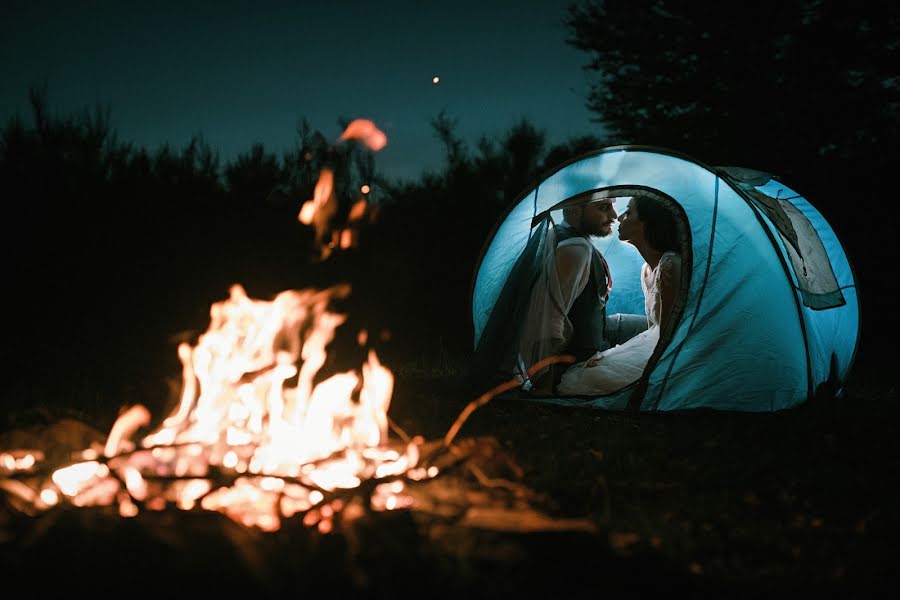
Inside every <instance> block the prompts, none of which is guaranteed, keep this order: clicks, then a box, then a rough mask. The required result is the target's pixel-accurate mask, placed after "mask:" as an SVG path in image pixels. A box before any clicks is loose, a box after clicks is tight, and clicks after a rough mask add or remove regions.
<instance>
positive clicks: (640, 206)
mask: <svg viewBox="0 0 900 600" xmlns="http://www.w3.org/2000/svg"><path fill="white" fill-rule="evenodd" d="M634 200H635V203H636V204H637V213H638V218H639V219H640V220H641V223H643V224H644V239H646V240H647V244H649V245H650V247H651V248H653V249H654V250H658V251H660V252H666V251H668V250H672V251H675V252H680V251H681V243H680V241H679V239H678V222H677V221H676V218H677V217H676V216H675V213H674V212H673V211H672V210H670V209H669V207H668V206H666V205H665V204H663V203H662V202H660V201H658V200H653V199H651V198H645V197H640V196H638V197H636V198H635V199H634Z"/></svg>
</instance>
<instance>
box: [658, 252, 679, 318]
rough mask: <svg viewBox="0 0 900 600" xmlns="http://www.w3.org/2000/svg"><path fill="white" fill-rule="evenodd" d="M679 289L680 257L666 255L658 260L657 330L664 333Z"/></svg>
mask: <svg viewBox="0 0 900 600" xmlns="http://www.w3.org/2000/svg"><path fill="white" fill-rule="evenodd" d="M680 287H681V257H680V256H678V255H675V254H667V255H665V256H663V257H662V258H661V259H660V264H659V281H658V282H657V290H659V330H660V332H663V331H665V328H666V324H667V323H668V322H669V317H670V316H671V315H672V308H673V307H674V306H675V296H676V295H677V294H678V290H679V289H680Z"/></svg>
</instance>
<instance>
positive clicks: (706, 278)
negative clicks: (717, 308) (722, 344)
mask: <svg viewBox="0 0 900 600" xmlns="http://www.w3.org/2000/svg"><path fill="white" fill-rule="evenodd" d="M719 179H720V178H719V176H718V175H716V191H715V200H714V201H713V218H712V227H711V228H710V232H709V252H708V253H707V255H706V270H705V272H704V273H703V285H702V286H700V295H699V296H698V298H697V303H696V305H695V306H696V308H695V310H694V317H693V318H692V319H691V324H690V325H688V330H687V332H686V333H685V334H684V339H683V340H682V341H681V343H680V344H678V348H677V349H676V350H675V354H674V355H673V356H672V360H671V361H670V362H669V368H668V369H666V375H665V377H663V380H662V384H661V385H660V388H659V394H657V396H656V401H655V402H654V403H653V407H652V408H651V409H650V410H657V409H658V408H659V403H660V402H661V401H662V396H663V393H664V392H665V391H666V385H667V384H668V382H669V375H671V374H672V369H673V368H674V367H675V361H677V360H678V355H679V354H681V349H682V348H684V344H685V342H687V340H688V339H690V336H691V332H692V331H693V330H694V324H695V323H696V322H697V316H698V315H699V314H700V305H701V304H702V303H703V294H704V293H705V292H706V283H707V281H709V268H710V265H712V253H713V243H714V242H715V239H716V223H717V222H718V218H719Z"/></svg>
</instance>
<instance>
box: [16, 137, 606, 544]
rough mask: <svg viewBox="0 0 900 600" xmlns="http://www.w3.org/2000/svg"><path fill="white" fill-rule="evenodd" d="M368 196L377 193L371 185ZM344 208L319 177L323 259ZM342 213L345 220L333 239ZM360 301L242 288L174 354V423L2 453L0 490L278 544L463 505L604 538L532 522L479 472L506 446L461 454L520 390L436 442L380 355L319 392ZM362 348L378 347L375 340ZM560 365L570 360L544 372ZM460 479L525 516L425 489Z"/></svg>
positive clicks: (334, 290) (496, 524)
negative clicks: (403, 414) (396, 418)
mask: <svg viewBox="0 0 900 600" xmlns="http://www.w3.org/2000/svg"><path fill="white" fill-rule="evenodd" d="M346 140H358V141H360V142H361V143H363V144H365V145H366V146H367V147H368V148H369V149H371V150H373V151H377V150H379V149H380V148H382V147H384V145H385V143H386V137H385V136H384V134H383V133H382V132H381V131H379V130H378V129H377V127H375V126H374V124H372V123H371V121H366V120H357V121H354V122H352V123H351V124H350V125H349V126H348V127H347V129H346V130H345V132H344V133H343V135H342V136H341V138H339V140H338V142H339V143H340V142H343V141H346ZM361 191H362V193H363V194H364V195H365V194H366V193H368V191H369V189H368V185H366V186H363V189H362V190H361ZM338 209H339V207H338V199H337V198H336V197H335V193H334V173H333V172H332V171H331V170H330V169H328V168H323V169H322V171H321V172H320V176H319V180H318V182H317V184H316V186H315V190H314V193H313V198H312V199H311V200H309V201H307V202H305V203H303V205H302V207H301V210H300V212H299V214H298V219H299V220H300V221H301V222H303V223H304V224H308V225H312V226H314V228H315V231H316V240H317V242H318V244H319V245H320V250H321V253H322V256H323V258H326V257H327V256H328V255H329V254H330V253H331V252H333V251H334V250H335V249H347V248H350V247H353V246H354V245H355V244H356V240H357V238H358V228H359V226H360V225H361V223H363V222H364V221H365V219H366V217H367V215H368V214H369V205H368V203H367V201H366V198H365V197H363V198H359V199H358V200H356V201H355V202H354V203H353V205H352V206H351V207H350V210H347V211H343V213H341V211H339V210H338ZM338 214H345V215H346V219H345V221H344V222H343V223H339V224H338V225H337V226H335V225H334V224H333V223H332V221H333V220H334V218H335V216H336V215H338ZM350 291H351V288H350V286H349V285H348V284H341V285H337V286H334V287H331V288H328V289H323V290H313V289H308V290H289V291H284V292H281V293H279V294H278V295H276V296H275V297H274V298H273V299H271V300H259V299H254V298H250V297H249V296H248V294H247V293H246V291H245V290H244V289H243V287H241V286H240V285H235V286H233V287H232V288H231V290H230V295H229V298H228V299H226V300H223V301H220V302H216V303H214V304H213V305H212V307H211V309H210V322H209V327H208V329H207V330H206V332H205V333H203V334H202V335H200V336H199V338H198V339H197V342H196V344H195V345H193V346H192V345H190V344H188V343H182V344H181V345H180V346H179V347H178V357H179V359H180V361H181V365H182V388H181V394H180V400H179V401H178V403H177V406H176V407H175V408H174V409H173V411H172V413H171V414H169V415H168V416H167V417H166V418H165V419H163V420H162V421H161V422H160V423H155V422H154V421H153V419H152V417H151V414H150V412H149V411H148V410H147V409H146V408H145V407H144V406H141V405H133V406H130V407H127V408H126V409H124V410H123V411H122V413H121V414H120V416H119V417H118V419H117V420H116V421H115V423H114V424H113V426H112V428H111V430H110V431H109V434H108V435H107V437H106V439H105V440H104V441H102V442H101V441H95V442H93V443H91V444H90V445H89V447H86V448H83V447H79V448H78V449H77V450H75V451H73V452H71V453H69V454H68V455H67V456H65V457H59V456H53V457H50V456H48V455H47V454H48V453H45V452H44V450H45V449H44V448H20V449H15V450H7V451H3V450H2V449H0V490H3V491H4V492H5V495H6V497H7V498H9V500H10V503H11V504H12V505H14V506H15V507H16V508H18V509H19V510H20V511H21V512H24V513H26V514H32V515H34V514H38V513H41V512H45V511H48V510H49V509H52V508H53V507H57V506H60V505H72V506H76V507H91V506H95V507H96V506H101V507H115V509H116V510H117V512H118V514H119V515H121V517H135V516H137V515H138V514H140V513H141V512H142V511H164V510H169V509H180V510H182V511H216V512H219V513H222V514H224V515H226V516H227V517H229V518H230V519H232V520H233V521H235V522H237V523H239V524H241V525H244V526H246V527H250V528H258V529H260V530H263V531H267V532H272V531H276V530H278V529H279V528H281V526H282V524H283V522H284V520H285V519H289V518H298V519H300V520H302V522H303V524H304V525H307V526H315V527H316V528H317V529H318V531H320V532H321V533H329V532H330V531H332V529H333V527H334V519H335V517H336V516H337V515H342V516H343V517H345V518H348V519H349V518H352V517H353V516H354V514H359V513H362V512H365V511H375V512H378V511H391V510H395V509H401V508H408V507H412V506H414V505H415V507H417V508H419V509H420V510H422V511H425V512H428V511H431V512H432V513H434V514H442V515H446V514H447V512H448V510H450V512H453V511H455V510H457V509H456V508H453V509H448V507H447V505H446V504H447V501H449V499H453V498H456V500H453V501H452V502H451V504H453V505H454V506H456V507H459V506H462V509H461V510H462V511H463V513H464V514H463V513H460V514H459V515H458V516H459V517H460V519H461V520H462V522H468V523H469V525H471V526H474V527H482V528H485V527H487V528H495V529H505V530H509V529H512V530H517V531H528V530H535V529H537V530H546V529H551V530H557V529H576V530H587V531H590V530H592V529H593V527H592V525H591V524H590V523H586V522H584V521H580V520H574V521H573V520H553V519H550V518H548V517H545V516H544V515H542V514H541V513H539V512H537V511H534V510H532V509H531V507H530V506H529V501H530V500H531V499H533V498H534V495H533V494H531V493H530V492H529V491H528V490H527V489H526V488H524V486H521V485H519V484H517V483H515V482H513V481H509V480H507V479H498V478H492V477H490V476H489V475H488V474H487V473H486V472H489V471H491V470H492V469H491V468H489V466H490V465H488V466H485V464H486V463H484V460H482V464H481V466H479V464H478V460H475V459H477V458H478V457H479V456H480V458H481V459H485V460H488V459H489V460H494V459H495V458H496V457H497V456H499V455H500V454H501V453H499V452H497V451H496V448H495V445H494V446H492V445H491V444H490V443H488V444H485V443H481V444H478V443H468V444H454V443H453V442H454V439H455V437H456V435H457V433H458V432H459V430H460V428H461V426H462V424H463V423H464V422H465V421H466V419H468V417H469V415H470V414H471V413H472V412H473V411H474V410H476V409H477V408H478V407H480V406H482V405H484V404H485V403H487V402H488V401H490V400H491V399H492V398H493V397H494V396H495V395H497V394H499V393H501V392H503V391H505V390H507V389H511V388H513V387H516V386H517V385H518V384H519V382H518V381H517V380H511V381H510V382H508V383H506V384H503V385H500V386H498V387H497V388H495V389H494V390H491V391H489V392H487V393H485V394H484V395H482V396H481V397H479V398H478V399H476V400H474V401H473V402H471V403H469V405H468V406H467V407H466V408H465V409H464V410H463V411H462V413H461V414H460V415H459V417H458V418H457V420H456V422H455V423H453V424H452V426H451V427H450V428H449V430H448V432H447V434H446V435H445V436H444V438H443V439H441V440H438V441H434V442H427V443H426V441H425V440H424V439H423V438H422V437H421V436H415V437H410V436H408V435H406V433H405V432H403V431H402V430H401V429H400V428H399V427H397V426H396V425H395V424H393V423H391V421H390V419H389V417H388V414H387V413H388V408H389V406H390V403H391V396H392V392H393V386H394V378H393V375H392V373H391V372H390V371H389V370H388V369H387V368H386V367H385V366H383V365H382V364H381V362H380V361H379V359H378V356H377V355H376V353H375V351H374V350H372V349H369V351H368V358H367V360H366V362H365V363H364V364H363V365H361V367H360V368H359V369H358V370H351V371H348V372H343V373H337V374H333V375H331V376H330V377H328V378H326V379H324V380H321V381H319V380H318V379H317V376H318V375H319V372H320V370H321V369H322V367H323V365H325V363H326V358H327V354H326V348H327V347H328V345H329V344H330V343H331V342H332V340H333V339H334V337H335V331H336V329H337V328H338V327H340V326H341V325H342V324H343V323H344V322H345V321H346V315H343V314H338V313H337V312H334V311H333V310H332V306H333V304H334V302H335V301H338V300H341V299H344V298H346V297H347V296H348V295H349V294H350ZM357 340H358V342H359V345H360V346H362V347H367V346H366V344H367V341H368V336H367V334H366V332H365V331H360V332H359V334H358V336H357ZM556 360H564V358H553V359H548V361H542V364H538V365H535V366H534V369H541V368H543V367H545V366H546V363H548V362H554V361H556ZM389 429H392V430H393V431H394V432H395V434H396V436H395V437H394V438H391V437H389ZM148 431H149V433H147V432H148ZM473 457H474V459H473ZM503 460H506V459H503ZM495 462H496V460H495ZM507 462H509V461H508V460H507ZM461 464H465V466H466V468H467V470H468V472H469V473H470V474H471V475H473V476H474V477H475V478H476V479H477V481H478V482H479V484H480V485H481V486H483V487H485V488H489V489H503V490H506V492H507V495H509V494H512V496H511V497H515V501H514V502H512V501H509V500H508V498H507V499H506V500H504V501H503V502H504V504H503V506H501V507H498V506H495V505H491V506H487V507H486V506H481V507H476V506H472V505H471V503H469V502H468V501H464V502H460V501H458V498H459V497H460V494H462V495H465V490H464V488H463V487H462V486H460V485H459V482H456V483H449V484H447V485H446V486H445V488H444V489H432V493H430V494H425V495H422V494H419V495H417V494H416V492H415V490H414V489H413V488H418V489H422V488H423V487H424V486H425V485H426V484H428V483H429V482H431V481H432V480H434V479H435V478H436V477H437V476H438V475H439V474H440V473H442V472H444V471H446V470H448V469H451V468H453V467H456V466H458V465H461ZM513 470H515V469H513ZM469 496H471V494H470V495H469ZM442 502H443V503H444V505H441V503H442Z"/></svg>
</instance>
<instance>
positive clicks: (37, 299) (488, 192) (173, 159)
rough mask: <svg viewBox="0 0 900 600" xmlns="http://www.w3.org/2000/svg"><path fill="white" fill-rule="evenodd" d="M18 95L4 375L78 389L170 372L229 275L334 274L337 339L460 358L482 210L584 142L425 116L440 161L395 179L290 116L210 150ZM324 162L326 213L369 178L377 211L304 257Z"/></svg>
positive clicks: (3, 164)
mask: <svg viewBox="0 0 900 600" xmlns="http://www.w3.org/2000/svg"><path fill="white" fill-rule="evenodd" d="M30 98H31V114H30V115H28V118H23V117H20V116H17V117H15V118H12V119H10V120H9V121H8V122H7V123H6V124H5V126H4V127H3V129H2V131H0V189H2V190H3V191H4V194H3V203H4V209H5V214H6V218H5V219H4V220H3V242H2V244H3V248H2V256H3V261H4V272H5V274H6V280H7V289H8V294H7V295H6V297H5V303H6V308H7V313H8V314H12V315H15V318H13V319H11V323H10V324H9V326H8V327H7V334H8V336H9V339H10V340H15V343H10V344H7V345H6V348H5V351H4V354H5V356H4V358H3V360H5V364H6V365H7V368H8V369H10V370H11V371H13V372H21V373H30V374H34V373H35V372H36V371H40V370H41V369H42V368H46V369H51V368H52V369H53V372H52V373H44V374H43V377H44V380H45V381H48V382H49V381H54V380H59V378H63V379H67V380H75V381H77V382H82V383H81V384H75V385H76V386H77V385H83V387H84V388H85V389H88V388H91V389H95V388H97V387H98V386H99V387H103V386H104V385H106V384H105V383H104V381H105V380H108V379H110V378H113V379H116V378H117V377H126V378H127V377H129V376H133V375H134V374H135V373H139V372H141V371H148V370H149V371H150V372H157V373H171V372H176V371H177V369H178V367H177V364H175V363H174V361H175V352H174V344H175V343H176V341H177V340H181V339H184V336H185V335H189V332H190V331H193V333H194V334H196V333H199V332H200V331H201V330H202V328H204V327H205V326H206V325H207V322H208V310H209V305H210V303H211V302H213V301H216V300H220V299H222V298H223V297H224V296H225V294H227V291H228V287H229V286H230V285H231V284H233V283H241V284H243V285H244V286H245V287H246V288H247V290H248V292H250V293H251V295H256V296H262V297H265V296H268V295H273V294H274V293H276V292H278V291H280V290H282V289H286V288H301V287H309V286H324V285H329V284H332V283H335V282H337V281H350V282H351V283H352V284H353V286H354V294H353V295H352V297H351V299H350V301H349V302H348V306H347V307H346V308H347V310H348V312H349V313H350V314H351V320H350V321H348V325H347V327H348V328H349V329H348V335H350V336H351V337H353V338H354V341H353V344H352V345H353V346H355V334H356V331H357V330H358V329H359V328H363V327H365V328H368V329H370V331H372V332H373V333H372V334H373V336H375V335H377V334H378V332H380V331H381V330H390V331H391V339H392V340H393V342H392V343H391V344H390V347H389V348H387V352H388V354H389V355H390V354H392V355H393V356H395V357H402V358H403V359H409V358H416V357H421V358H423V359H425V360H428V361H429V362H432V363H434V362H435V359H437V358H438V356H439V355H445V354H446V353H450V354H453V355H456V356H460V355H464V354H465V353H467V352H469V351H471V348H470V345H471V332H470V328H471V324H470V322H471V317H470V314H469V293H470V283H471V278H472V275H473V269H474V266H475V263H476V261H477V259H478V257H479V255H480V253H481V251H482V248H483V246H484V244H485V241H486V238H487V235H488V233H489V232H490V230H491V228H492V227H493V225H494V223H495V222H496V221H497V219H498V218H499V217H500V216H501V215H502V214H503V212H504V211H505V210H506V208H507V207H508V206H509V205H510V204H511V203H512V202H513V201H514V200H516V199H517V196H518V195H519V194H520V193H522V192H524V190H525V188H526V186H529V185H530V184H533V183H534V182H535V181H536V179H537V178H538V177H539V176H540V175H541V173H543V172H544V171H546V170H547V169H548V168H550V167H552V166H554V165H556V164H557V163H559V162H561V161H564V160H567V159H569V158H571V157H573V156H576V155H578V154H581V153H583V152H585V151H587V150H591V149H595V148H597V147H599V146H600V140H598V139H596V138H591V137H589V136H588V137H582V138H578V139H573V140H567V141H565V142H563V143H560V144H558V145H555V146H552V147H548V146H549V144H548V143H547V137H546V134H545V133H544V132H543V131H541V130H539V129H537V128H536V127H534V126H533V125H532V124H531V123H529V122H528V121H526V120H524V119H523V120H520V121H519V122H517V123H515V124H514V125H513V126H512V127H511V128H510V129H509V130H508V131H506V132H504V133H503V134H501V135H500V136H497V138H496V139H490V138H487V137H483V138H482V139H480V140H479V141H478V142H477V143H476V144H474V145H473V146H470V145H469V144H468V143H466V142H465V141H464V140H463V139H462V138H461V137H460V136H459V135H458V133H457V124H456V121H454V120H453V119H451V118H450V117H448V116H447V115H445V114H440V115H437V116H436V117H435V119H434V120H433V122H432V127H433V130H434V133H435V136H436V141H437V142H438V143H440V144H442V145H443V146H444V148H445V150H446V155H445V161H444V164H443V165H442V166H441V167H440V168H439V169H438V170H437V171H435V172H427V173H423V174H422V175H421V176H420V177H418V178H414V179H411V180H394V179H392V178H390V177H389V174H384V173H381V172H379V171H378V170H377V169H376V159H377V156H373V153H372V152H371V151H369V150H367V149H366V148H365V147H364V146H362V145H361V144H357V143H347V142H342V143H335V141H334V140H333V139H330V138H328V137H326V136H324V135H323V134H322V133H321V132H319V131H316V130H314V129H313V128H312V127H310V125H309V123H307V122H306V121H301V122H300V123H299V124H298V127H297V138H296V144H295V146H294V147H293V148H292V149H290V150H289V151H287V152H285V153H283V154H282V155H281V156H279V155H277V154H275V153H272V152H271V151H269V150H267V149H266V148H265V147H264V146H263V145H261V144H255V145H253V146H251V147H250V148H249V149H248V150H247V151H246V152H243V153H241V154H239V155H238V156H237V157H235V158H234V159H232V160H229V161H226V162H224V163H223V162H222V161H221V160H220V158H219V156H218V153H217V152H216V151H215V150H214V149H213V148H212V147H210V145H209V144H208V143H207V142H206V141H205V140H204V139H203V137H202V136H200V135H199V134H198V135H195V136H194V137H193V138H192V139H191V140H190V141H189V142H188V143H187V144H186V145H185V146H183V147H180V148H177V147H173V146H171V145H163V146H162V147H160V148H157V149H154V150H148V149H147V148H143V147H140V146H137V145H135V144H133V143H129V142H125V141H122V140H120V139H119V138H118V137H117V136H116V134H115V131H114V130H113V128H112V126H111V124H110V110H109V109H108V108H95V109H93V110H84V111H81V112H79V113H77V114H74V115H56V114H53V113H52V112H51V111H50V110H49V108H48V106H49V105H48V102H47V93H46V90H45V89H35V90H32V91H31V95H30ZM326 166H327V167H330V168H332V169H333V170H334V172H335V177H336V179H335V192H336V194H337V195H338V197H339V199H340V201H341V206H342V210H343V211H344V212H346V210H348V209H349V206H350V205H351V204H352V203H353V202H355V201H356V200H357V199H358V198H359V197H360V195H361V191H360V187H361V186H362V184H368V185H370V187H371V190H372V191H370V192H369V194H368V199H369V201H370V203H371V204H373V205H374V206H375V207H376V208H377V219H376V221H375V222H373V223H371V224H369V225H368V226H366V228H365V229H364V230H363V231H362V232H361V234H362V237H361V248H360V249H359V251H350V252H345V253H336V254H335V255H333V256H332V257H331V258H329V260H328V261H326V262H324V263H317V262H316V261H315V260H313V258H314V257H315V256H316V251H315V249H314V247H313V244H312V238H313V236H312V232H311V231H310V230H309V228H307V227H305V226H303V225H301V224H300V223H298V221H297V213H298V211H299V209H300V206H301V205H302V203H303V202H304V201H305V200H307V199H309V198H311V197H312V192H313V188H314V186H315V184H316V181H317V180H318V176H319V172H320V171H321V170H322V168H323V167H326ZM345 216H346V215H345V214H338V216H337V218H344V217H345ZM182 330H188V333H179V331H182ZM50 340H52V342H51V341H50ZM348 345H350V344H349V343H348ZM36 356H41V357H42V360H41V361H38V362H35V360H34V357H36ZM74 357H78V360H77V361H75V360H72V359H73V358H74ZM148 358H151V359H152V360H155V361H157V362H156V363H153V364H150V363H148ZM354 360H355V359H354ZM350 362H351V363H352V362H353V361H350ZM41 364H43V365H45V367H40V366H39V365H41ZM51 366H52V367H51ZM349 366H358V363H356V364H355V365H348V368H349ZM112 372H116V373H119V374H120V375H119V376H113V375H111V373H112ZM129 373H130V374H132V375H128V374H129Z"/></svg>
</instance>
